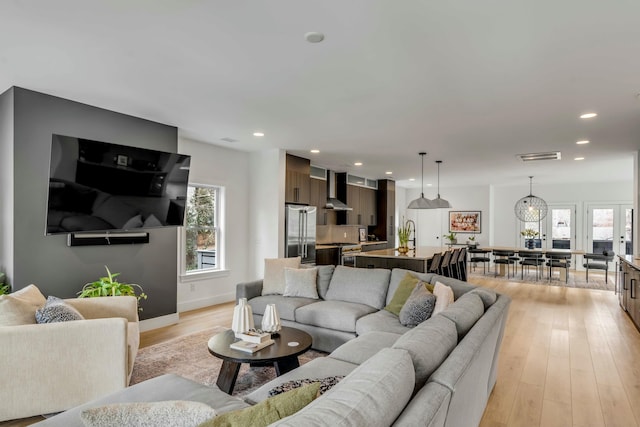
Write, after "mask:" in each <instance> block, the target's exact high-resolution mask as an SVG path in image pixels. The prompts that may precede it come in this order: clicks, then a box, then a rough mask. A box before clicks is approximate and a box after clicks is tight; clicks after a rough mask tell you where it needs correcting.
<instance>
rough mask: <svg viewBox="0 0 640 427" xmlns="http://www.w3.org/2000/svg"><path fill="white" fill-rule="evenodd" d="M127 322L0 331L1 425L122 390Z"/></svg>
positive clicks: (102, 321) (99, 321)
mask: <svg viewBox="0 0 640 427" xmlns="http://www.w3.org/2000/svg"><path fill="white" fill-rule="evenodd" d="M127 323H128V322H127V321H126V320H125V319H124V318H121V317H114V318H110V319H92V320H76V321H71V322H58V323H47V324H41V325H20V326H6V327H0V360H2V361H3V362H2V363H0V378H2V387H0V402H2V403H3V404H2V405H0V421H5V420H9V419H15V418H26V417H30V416H34V415H39V414H47V413H52V412H59V411H64V410H66V409H69V408H72V407H74V406H77V405H80V404H81V403H84V402H86V401H89V400H92V399H96V398H98V397H100V396H103V395H106V394H109V393H112V392H114V391H118V390H121V389H123V388H125V387H126V384H127V362H128V361H127Z"/></svg>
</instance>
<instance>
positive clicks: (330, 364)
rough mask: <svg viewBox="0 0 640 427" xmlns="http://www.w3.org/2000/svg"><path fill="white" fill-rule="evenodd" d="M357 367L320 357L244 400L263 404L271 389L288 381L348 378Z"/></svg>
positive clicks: (275, 379)
mask: <svg viewBox="0 0 640 427" xmlns="http://www.w3.org/2000/svg"><path fill="white" fill-rule="evenodd" d="M357 367H358V365H354V364H353V363H349V362H345V361H342V360H337V359H333V358H331V357H319V358H317V359H313V360H312V361H310V362H308V363H305V364H304V365H302V366H300V367H299V368H296V369H294V370H293V371H289V372H287V373H286V374H284V375H281V376H279V377H276V378H274V379H273V380H271V381H269V382H268V383H266V384H264V385H262V386H260V387H258V389H257V390H254V391H252V392H251V393H249V394H248V395H246V396H245V397H244V400H245V402H247V403H249V404H255V403H257V402H262V401H263V400H265V399H267V398H268V397H269V391H270V390H271V389H273V388H274V387H277V386H279V385H281V384H284V383H286V382H288V381H292V380H302V379H305V378H324V377H330V376H335V375H342V376H346V375H348V374H350V373H351V372H352V371H353V370H354V369H355V368H357Z"/></svg>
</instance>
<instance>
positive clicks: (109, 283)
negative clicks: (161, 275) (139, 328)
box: [78, 265, 147, 311]
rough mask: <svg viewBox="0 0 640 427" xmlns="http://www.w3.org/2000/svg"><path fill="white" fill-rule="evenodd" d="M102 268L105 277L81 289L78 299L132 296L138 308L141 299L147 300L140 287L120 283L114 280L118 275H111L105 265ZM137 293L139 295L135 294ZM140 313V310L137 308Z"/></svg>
mask: <svg viewBox="0 0 640 427" xmlns="http://www.w3.org/2000/svg"><path fill="white" fill-rule="evenodd" d="M104 268H105V269H106V270H107V276H106V277H100V278H99V279H98V280H96V281H95V282H90V283H87V284H85V285H84V286H83V287H82V290H81V291H80V292H78V298H92V297H111V296H121V295H124V296H134V297H136V298H137V299H138V306H139V305H140V300H141V299H147V295H146V294H145V293H144V290H143V289H142V286H140V285H138V284H136V283H121V282H118V281H117V280H116V277H117V276H119V275H120V273H111V271H109V267H107V266H106V265H105V266H104ZM137 291H139V293H138V292H137ZM138 309H139V310H140V311H142V308H141V307H139V308H138Z"/></svg>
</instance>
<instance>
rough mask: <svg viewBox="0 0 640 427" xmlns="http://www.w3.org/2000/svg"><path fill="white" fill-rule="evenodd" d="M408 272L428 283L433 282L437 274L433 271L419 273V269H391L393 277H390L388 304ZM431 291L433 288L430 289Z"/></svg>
mask: <svg viewBox="0 0 640 427" xmlns="http://www.w3.org/2000/svg"><path fill="white" fill-rule="evenodd" d="M407 273H409V274H411V275H412V276H413V277H415V278H417V279H418V280H422V281H423V282H426V283H431V279H432V278H433V277H434V276H435V274H433V273H418V272H417V271H412V270H405V269H404V268H394V269H393V270H391V278H390V279H389V292H388V293H387V302H386V303H387V304H389V303H390V302H391V299H392V298H393V295H394V293H395V292H396V290H397V289H398V286H399V285H400V282H401V281H402V279H404V278H405V276H406V275H407ZM429 291H431V290H429Z"/></svg>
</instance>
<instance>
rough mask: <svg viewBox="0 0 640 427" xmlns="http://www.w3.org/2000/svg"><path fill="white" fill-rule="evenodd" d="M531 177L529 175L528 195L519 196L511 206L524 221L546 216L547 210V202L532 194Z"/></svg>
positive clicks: (536, 220) (539, 219)
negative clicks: (513, 205)
mask: <svg viewBox="0 0 640 427" xmlns="http://www.w3.org/2000/svg"><path fill="white" fill-rule="evenodd" d="M532 180H533V177H532V176H530V177H529V195H528V196H525V197H523V198H521V199H520V200H518V201H517V202H516V205H515V207H514V208H513V210H514V212H515V214H516V217H517V218H518V219H519V220H520V221H524V222H538V221H541V220H542V219H544V218H545V217H546V216H547V212H548V210H549V208H548V206H547V202H545V201H544V200H542V199H541V198H540V197H536V196H534V195H533V193H532V191H531V189H532Z"/></svg>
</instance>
